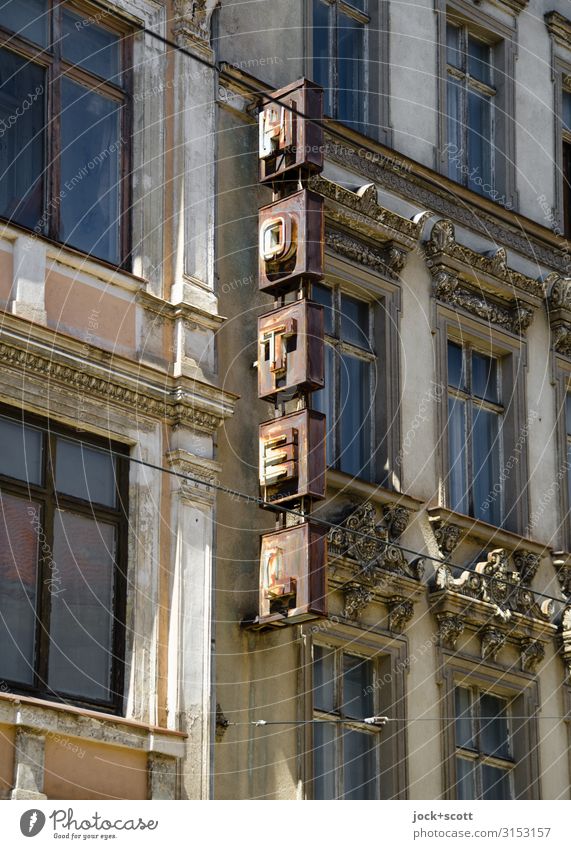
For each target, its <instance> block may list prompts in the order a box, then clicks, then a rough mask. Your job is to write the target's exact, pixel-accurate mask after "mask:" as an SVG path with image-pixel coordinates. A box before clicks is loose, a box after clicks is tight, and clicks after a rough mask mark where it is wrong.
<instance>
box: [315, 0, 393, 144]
mask: <svg viewBox="0 0 571 849" xmlns="http://www.w3.org/2000/svg"><path fill="white" fill-rule="evenodd" d="M315 2H322V3H323V5H324V6H328V7H329V9H330V15H332V16H333V17H334V19H335V23H334V24H333V26H331V20H330V22H329V27H328V46H329V55H330V56H332V57H334V58H332V61H331V67H330V72H329V73H330V77H332V80H331V79H330V82H332V83H333V84H332V85H331V90H332V93H333V98H334V101H335V102H336V99H337V96H338V66H337V61H336V56H335V54H336V42H337V39H336V38H334V30H335V28H336V19H337V14H338V12H337V8H338V7H341V9H342V11H343V12H344V13H345V14H347V15H348V17H351V18H353V19H354V20H358V21H360V22H361V23H363V24H364V26H365V34H364V37H365V50H364V56H365V58H364V79H365V94H364V107H365V108H364V115H363V119H362V122H361V124H360V125H359V126H355V125H352V124H345V126H348V127H350V129H351V130H353V131H354V132H358V133H361V134H363V135H367V136H370V137H372V138H375V139H377V140H378V141H381V142H382V143H383V144H391V142H392V129H391V127H390V118H389V111H390V98H389V82H390V55H389V48H390V39H389V3H388V0H367V3H366V11H365V12H362V11H361V10H359V9H357V8H355V7H354V6H353V5H352V3H351V0H306V2H305V28H304V29H305V37H304V42H305V57H306V61H305V74H306V76H307V77H308V78H309V79H312V80H313V79H315V72H314V65H313V51H314V45H313V9H314V3H315ZM331 10H333V11H331ZM334 42H335V46H334ZM383 57H386V59H385V61H382V59H383ZM326 106H327V97H325V114H326V115H327V108H326ZM332 113H333V114H331V115H327V117H329V118H331V119H333V120H334V121H340V122H342V123H345V122H343V120H342V119H341V118H339V117H338V111H337V108H336V105H335V103H334V105H333V110H332Z"/></svg>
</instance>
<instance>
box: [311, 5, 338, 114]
mask: <svg viewBox="0 0 571 849" xmlns="http://www.w3.org/2000/svg"><path fill="white" fill-rule="evenodd" d="M331 14H332V9H331V6H329V4H328V3H324V2H323V0H313V79H314V81H315V82H316V83H318V84H319V85H320V86H322V87H323V110H324V112H325V114H326V115H332V114H333V104H332V97H331V94H332V92H331V80H330V76H329V74H330V71H331V68H332V63H331V50H330V47H329V33H330V15H331Z"/></svg>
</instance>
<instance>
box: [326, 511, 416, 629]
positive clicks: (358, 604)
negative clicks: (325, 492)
mask: <svg viewBox="0 0 571 849" xmlns="http://www.w3.org/2000/svg"><path fill="white" fill-rule="evenodd" d="M409 518H410V510H408V509H407V508H404V507H401V506H400V505H398V504H387V505H385V506H384V507H383V514H382V516H379V515H378V514H377V511H376V509H375V507H374V506H373V504H371V502H365V503H364V504H361V505H360V506H358V507H357V508H355V507H354V506H351V507H350V512H349V513H347V512H345V516H344V518H342V519H341V521H337V525H336V527H333V528H331V530H330V531H329V535H328V548H329V568H330V573H331V577H332V578H333V577H335V582H336V583H337V584H338V585H339V586H340V589H342V591H343V593H344V595H345V607H344V614H345V616H346V617H347V618H348V619H356V618H359V616H361V614H362V613H363V611H364V609H365V607H366V606H367V605H368V604H369V603H370V602H371V601H373V599H375V598H378V599H379V600H381V601H383V602H384V603H385V604H387V605H388V606H389V627H390V628H391V630H394V631H396V632H398V633H400V631H399V628H400V629H402V628H403V627H404V625H405V624H406V621H408V618H410V616H412V597H413V596H414V595H415V594H420V593H422V585H421V584H420V581H421V578H422V575H423V573H424V565H423V562H422V560H416V561H413V562H410V563H409V562H408V561H407V560H406V558H405V557H404V555H403V553H402V551H401V549H400V548H399V547H398V546H397V545H396V544H395V543H396V541H397V540H398V538H399V537H400V535H401V534H402V533H403V531H404V530H405V528H406V525H407V523H408V520H409Z"/></svg>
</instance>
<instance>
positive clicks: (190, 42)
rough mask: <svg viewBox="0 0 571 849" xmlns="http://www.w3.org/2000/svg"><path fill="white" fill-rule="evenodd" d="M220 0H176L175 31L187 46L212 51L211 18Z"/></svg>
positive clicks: (202, 51)
mask: <svg viewBox="0 0 571 849" xmlns="http://www.w3.org/2000/svg"><path fill="white" fill-rule="evenodd" d="M219 2H220V0H174V33H175V36H176V40H177V42H178V43H179V44H180V45H182V46H185V47H195V48H198V49H199V51H200V52H201V53H204V52H208V53H210V20H211V18H212V13H213V12H214V9H215V8H216V6H217V5H218V3H219Z"/></svg>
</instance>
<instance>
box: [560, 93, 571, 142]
mask: <svg viewBox="0 0 571 849" xmlns="http://www.w3.org/2000/svg"><path fill="white" fill-rule="evenodd" d="M562 118H563V129H564V130H567V132H569V133H571V91H564V92H563V116H562Z"/></svg>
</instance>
